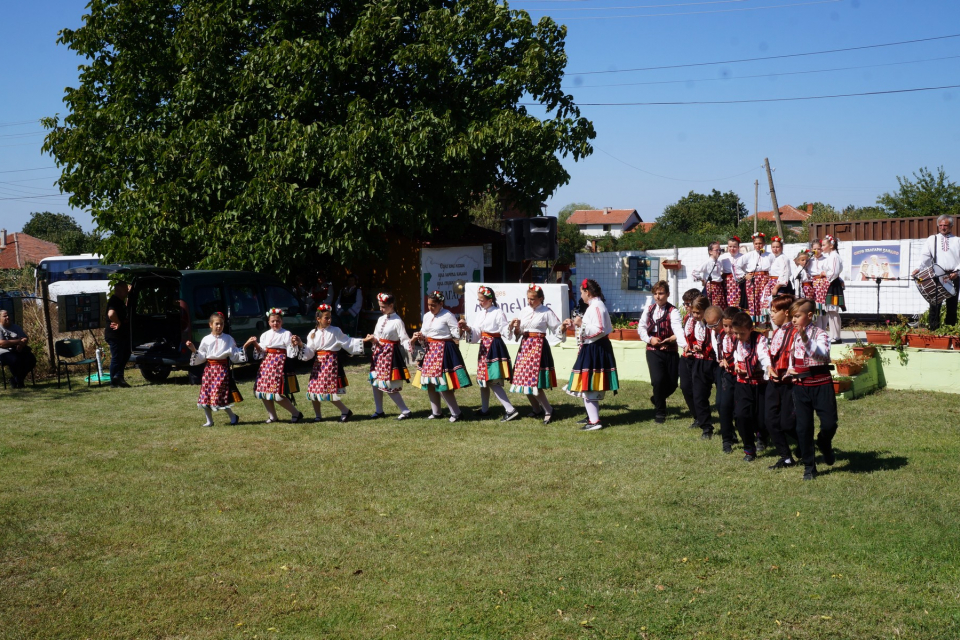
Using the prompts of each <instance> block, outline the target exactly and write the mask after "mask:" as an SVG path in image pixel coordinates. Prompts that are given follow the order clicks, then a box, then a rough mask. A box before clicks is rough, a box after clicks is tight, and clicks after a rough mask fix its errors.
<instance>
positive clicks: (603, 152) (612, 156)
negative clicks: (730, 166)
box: [593, 145, 757, 182]
mask: <svg viewBox="0 0 960 640" xmlns="http://www.w3.org/2000/svg"><path fill="white" fill-rule="evenodd" d="M593 148H594V149H596V150H597V151H599V152H600V153H602V154H604V155H607V156H610V157H611V158H613V159H614V160H616V161H617V162H619V163H620V164H624V165H626V166H628V167H630V168H631V169H636V170H637V171H639V172H640V173H645V174H647V175H649V176H654V177H655V178H663V179H664V180H673V181H675V182H720V181H722V180H730V179H732V178H739V177H740V176H745V175H747V174H748V173H753V172H754V171H757V169H748V170H747V171H744V172H743V173H738V174H737V175H734V176H727V177H726V178H713V179H710V180H690V179H688V178H671V177H670V176H662V175H660V174H658V173H653V172H652V171H647V170H646V169H641V168H640V167H635V166H634V165H632V164H630V163H629V162H626V161H625V160H621V159H620V158H618V157H617V156H615V155H613V154H612V153H608V152H606V151H604V150H603V149H601V148H600V147H598V146H597V145H593Z"/></svg>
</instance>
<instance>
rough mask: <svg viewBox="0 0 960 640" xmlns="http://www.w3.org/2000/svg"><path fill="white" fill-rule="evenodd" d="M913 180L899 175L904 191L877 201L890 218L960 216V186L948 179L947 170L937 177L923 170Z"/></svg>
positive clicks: (887, 195)
mask: <svg viewBox="0 0 960 640" xmlns="http://www.w3.org/2000/svg"><path fill="white" fill-rule="evenodd" d="M913 177H914V180H910V179H908V178H906V177H901V176H897V183H898V184H899V185H900V188H899V189H898V190H897V191H896V192H894V193H884V194H883V195H881V196H880V197H878V198H877V204H878V205H879V206H881V207H883V209H884V210H885V211H886V212H887V214H888V215H889V216H890V217H893V218H910V217H914V216H939V215H944V214H946V215H960V186H958V185H957V183H955V182H952V181H951V180H949V179H948V178H947V174H946V173H944V171H943V167H940V168H938V169H937V173H936V175H934V174H933V173H932V172H931V171H930V170H929V169H927V168H926V167H923V168H921V169H920V172H919V173H916V172H914V174H913Z"/></svg>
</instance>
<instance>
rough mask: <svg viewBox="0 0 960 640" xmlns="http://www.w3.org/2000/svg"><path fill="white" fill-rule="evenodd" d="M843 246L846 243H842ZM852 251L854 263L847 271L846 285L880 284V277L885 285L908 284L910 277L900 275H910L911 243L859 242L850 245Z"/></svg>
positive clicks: (902, 285)
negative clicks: (902, 278) (906, 270)
mask: <svg viewBox="0 0 960 640" xmlns="http://www.w3.org/2000/svg"><path fill="white" fill-rule="evenodd" d="M841 246H842V245H841ZM846 249H847V251H848V252H849V253H848V255H849V256H850V260H849V262H848V264H849V265H850V267H849V270H848V271H847V274H849V275H847V274H844V275H846V278H845V279H844V282H845V284H847V285H852V286H861V287H862V286H872V287H875V286H877V278H880V279H881V285H883V286H897V287H904V286H907V281H906V280H898V278H900V277H902V276H904V275H909V274H907V273H904V270H905V269H908V268H909V264H910V256H909V249H910V246H909V244H907V245H906V246H903V244H902V243H901V242H900V241H898V240H895V241H890V242H863V241H861V242H856V243H849V244H848V246H847V247H846Z"/></svg>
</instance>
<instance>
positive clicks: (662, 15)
mask: <svg viewBox="0 0 960 640" xmlns="http://www.w3.org/2000/svg"><path fill="white" fill-rule="evenodd" d="M842 1H843V0H815V1H814V2H795V3H793V4H778V5H771V6H766V7H743V8H740V9H714V10H713V11H682V12H678V13H641V14H636V15H632V16H571V17H569V18H564V21H567V20H615V19H617V20H618V19H622V18H667V17H672V16H700V15H704V14H707V13H732V12H735V11H736V12H740V11H759V10H761V9H786V8H787V7H806V6H809V5H812V4H836V3H837V2H842ZM616 8H617V7H610V9H616Z"/></svg>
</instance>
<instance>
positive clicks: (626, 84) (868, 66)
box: [564, 56, 960, 89]
mask: <svg viewBox="0 0 960 640" xmlns="http://www.w3.org/2000/svg"><path fill="white" fill-rule="evenodd" d="M957 58H960V56H944V57H942V58H924V59H922V60H906V61H904V62H884V63H880V64H864V65H857V66H853V67H834V68H832V69H811V70H809V71H785V72H782V73H761V74H756V75H749V76H731V77H729V78H691V79H688V80H653V81H648V82H615V83H611V84H585V85H579V86H578V85H573V86H570V85H567V86H565V87H564V88H565V89H593V88H599V87H636V86H641V85H654V84H686V83H688V82H716V81H729V80H747V79H750V78H773V77H778V76H798V75H808V74H813V73H832V72H835V71H855V70H857V69H873V68H876V67H893V66H897V65H902V64H918V63H921V62H936V61H940V60H955V59H957Z"/></svg>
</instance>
